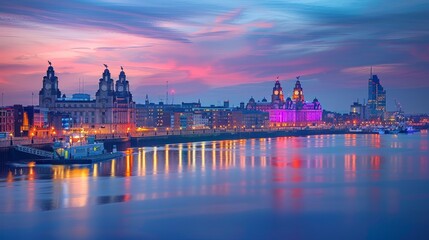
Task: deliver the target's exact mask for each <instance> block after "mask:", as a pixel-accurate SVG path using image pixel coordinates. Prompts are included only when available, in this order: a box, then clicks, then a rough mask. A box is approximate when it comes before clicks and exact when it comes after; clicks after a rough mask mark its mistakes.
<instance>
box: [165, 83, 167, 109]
mask: <svg viewBox="0 0 429 240" xmlns="http://www.w3.org/2000/svg"><path fill="white" fill-rule="evenodd" d="M166 84H167V86H166V87H167V92H166V98H165V104H168V81H167V83H166Z"/></svg>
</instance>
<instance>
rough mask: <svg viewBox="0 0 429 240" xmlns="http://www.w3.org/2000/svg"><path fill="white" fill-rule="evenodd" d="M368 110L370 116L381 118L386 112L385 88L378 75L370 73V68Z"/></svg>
mask: <svg viewBox="0 0 429 240" xmlns="http://www.w3.org/2000/svg"><path fill="white" fill-rule="evenodd" d="M368 111H369V117H370V118H383V115H384V113H385V112H386V90H384V88H383V86H381V84H380V79H379V78H378V76H377V75H375V74H374V75H373V74H372V68H371V73H370V77H369V79H368Z"/></svg>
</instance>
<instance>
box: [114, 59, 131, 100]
mask: <svg viewBox="0 0 429 240" xmlns="http://www.w3.org/2000/svg"><path fill="white" fill-rule="evenodd" d="M115 95H116V98H117V100H118V101H120V102H124V103H129V102H131V101H132V100H133V99H132V94H131V92H130V84H129V82H128V80H127V76H126V75H125V72H124V68H123V67H121V73H120V74H119V79H118V80H117V81H116V92H115Z"/></svg>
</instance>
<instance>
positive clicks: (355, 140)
mask: <svg viewBox="0 0 429 240" xmlns="http://www.w3.org/2000/svg"><path fill="white" fill-rule="evenodd" d="M409 138H410V140H407V141H408V142H406V143H407V144H405V142H404V141H403V139H402V136H399V137H397V138H393V137H390V136H383V137H381V136H379V135H354V134H347V135H343V136H336V135H325V136H312V137H280V138H275V139H268V138H261V139H249V140H225V141H214V142H200V143H185V144H182V143H181V144H169V145H165V146H159V147H142V148H138V149H128V150H127V151H126V155H125V156H124V157H123V158H121V159H113V160H111V161H105V162H101V163H97V164H93V165H87V166H43V167H39V166H36V167H29V166H19V165H4V166H2V167H1V169H0V184H1V185H0V188H1V189H2V191H4V194H2V195H3V196H4V198H3V199H2V200H0V203H1V204H0V211H2V212H13V211H22V210H23V211H30V212H31V211H37V210H53V209H58V208H82V207H86V206H90V205H99V204H109V203H118V202H125V201H131V200H134V201H139V200H149V199H159V198H176V197H179V196H189V195H192V196H194V195H197V196H201V195H211V196H218V195H230V194H232V195H240V196H241V195H242V196H248V197H250V196H253V195H259V194H266V193H267V192H270V193H271V194H269V195H270V196H271V197H270V198H271V199H272V202H271V204H272V207H273V208H275V209H281V210H285V211H286V210H290V211H302V209H305V207H308V205H307V204H309V203H308V202H307V201H308V200H309V199H311V196H313V197H314V196H324V195H326V194H329V191H331V190H330V189H328V188H323V187H321V186H323V185H324V184H330V183H332V182H338V183H342V182H347V183H349V184H352V183H357V182H366V181H371V182H376V181H380V180H381V179H384V180H389V179H393V180H394V179H397V178H398V176H401V175H402V176H403V175H407V176H409V175H410V176H414V175H416V176H418V177H420V178H428V172H429V171H428V170H429V164H428V161H429V160H428V156H427V155H426V154H424V152H425V151H424V150H425V149H427V144H428V140H427V135H415V136H409ZM412 141H415V142H412ZM409 145H410V146H409ZM412 146H414V147H415V148H416V149H415V150H418V151H417V153H416V152H414V154H420V155H417V157H414V156H410V155H409V154H410V152H408V149H409V148H410V147H412ZM404 149H405V150H407V151H405V150H404ZM393 150H395V151H396V152H392V151H393ZM224 174H225V175H224ZM159 175H160V176H162V178H159V177H158V178H156V176H159ZM191 176H193V177H191ZM219 176H222V177H219ZM261 185H262V186H264V187H262V188H261V187H259V186H261ZM309 185H311V186H312V188H308V186H309ZM109 186H113V187H112V188H110V187H109ZM268 189H269V190H268ZM343 190H344V191H342V193H343V195H344V197H345V198H347V199H350V200H351V201H352V200H353V198H354V197H355V196H357V195H358V194H359V189H358V188H356V187H355V186H353V185H351V186H350V185H349V186H347V187H344V189H343ZM22 193H24V194H22ZM382 194H383V193H380V192H379V190H377V188H376V189H375V190H371V191H370V197H371V199H372V200H371V201H372V203H373V204H374V207H378V206H379V205H378V204H379V203H380V201H381V200H380V197H381V196H380V195H382ZM391 194H393V195H395V194H398V193H391ZM21 195H23V196H21ZM17 196H19V197H17ZM264 196H265V195H264ZM306 197H309V198H308V199H307V198H306ZM303 199H305V200H303ZM395 204H396V203H394V204H392V206H396V205H395ZM391 208H392V209H396V208H395V207H391Z"/></svg>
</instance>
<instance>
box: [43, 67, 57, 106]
mask: <svg viewBox="0 0 429 240" xmlns="http://www.w3.org/2000/svg"><path fill="white" fill-rule="evenodd" d="M48 63H49V67H48V70H47V71H46V76H44V77H43V86H42V89H41V90H40V91H39V106H40V107H43V108H53V107H54V106H55V102H56V101H57V99H58V98H60V97H61V91H60V90H59V89H58V77H57V76H55V71H54V68H53V67H52V63H51V62H50V61H48Z"/></svg>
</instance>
